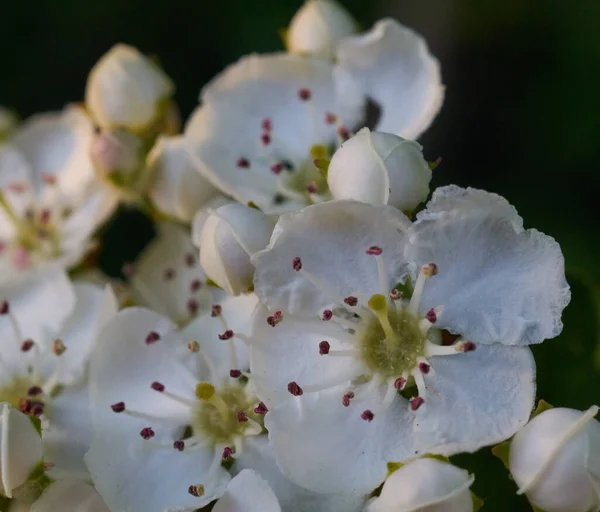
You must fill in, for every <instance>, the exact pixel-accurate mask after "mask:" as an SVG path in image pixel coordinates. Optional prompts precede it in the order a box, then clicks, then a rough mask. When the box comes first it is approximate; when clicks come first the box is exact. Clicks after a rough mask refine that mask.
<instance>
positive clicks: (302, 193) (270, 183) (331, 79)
mask: <svg viewBox="0 0 600 512" xmlns="http://www.w3.org/2000/svg"><path fill="white" fill-rule="evenodd" d="M311 4H312V2H309V4H308V6H309V7H308V8H310V5H311ZM353 55H355V56H356V58H355V59H354V58H353V57H352V56H353ZM337 56H338V59H337V61H329V60H326V59H322V58H320V57H309V56H301V55H293V54H282V53H277V54H267V55H250V56H246V57H244V58H242V59H241V60H240V61H239V62H237V63H236V64H233V65H232V66H230V67H228V68H227V69H225V71H223V72H222V73H221V74H220V75H218V76H217V77H216V78H214V79H213V80H212V82H210V83H209V84H208V85H207V86H206V87H205V88H204V89H203V90H202V92H201V95H200V101H201V105H200V106H199V107H198V109H197V110H196V111H195V112H194V114H192V117H191V119H190V120H189V121H188V123H187V126H186V128H185V138H186V140H187V141H188V143H189V148H190V153H191V155H192V158H193V161H194V165H195V166H196V168H197V170H198V171H199V172H200V173H201V174H202V175H203V176H205V177H206V178H207V179H209V180H210V181H212V182H213V184H214V185H215V186H216V187H218V188H219V189H220V190H221V191H222V192H223V193H225V194H228V195H231V196H232V197H233V198H235V199H236V200H238V201H239V202H241V203H244V204H248V203H250V202H251V203H254V204H255V205H257V206H258V207H260V208H261V209H262V210H263V211H264V212H265V213H279V212H282V211H293V210H297V209H299V208H301V207H302V206H305V205H307V204H312V203H316V202H321V201H323V200H326V199H329V198H330V194H329V190H328V187H327V183H326V179H325V174H326V171H327V164H328V162H329V159H330V158H331V151H332V149H334V148H336V147H338V146H339V145H340V144H341V143H342V142H344V141H345V140H347V139H348V138H349V137H350V136H351V134H352V132H353V131H354V130H355V129H357V128H359V127H361V126H364V125H365V124H366V122H367V120H366V107H367V96H369V97H370V98H372V99H374V100H375V101H376V102H378V103H379V107H380V109H381V112H382V115H381V120H380V122H379V123H378V124H377V129H378V130H382V131H386V132H390V133H397V134H400V135H402V136H403V137H406V138H410V139H412V138H416V137H417V136H418V135H420V134H421V133H422V132H423V131H424V130H425V129H426V128H427V127H428V126H429V124H430V123H431V121H432V120H433V117H434V116H435V114H436V113H437V111H438V110H439V107H440V106H441V101H442V86H441V84H440V74H439V65H438V63H437V61H436V60H435V59H434V58H433V57H432V56H431V55H430V54H429V52H428V50H427V48H426V45H425V43H424V41H423V40H422V38H421V37H420V36H418V35H416V34H415V33H414V32H412V31H411V30H409V29H407V28H405V27H403V26H402V25H400V24H398V23H397V22H395V21H392V20H384V21H381V22H379V23H378V24H377V25H376V26H375V27H374V28H373V30H372V31H371V32H369V33H367V34H365V35H360V36H350V37H348V38H345V39H343V40H341V41H340V42H339V44H338V48H337ZM399 91H401V92H399Z"/></svg>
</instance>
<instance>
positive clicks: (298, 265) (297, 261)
mask: <svg viewBox="0 0 600 512" xmlns="http://www.w3.org/2000/svg"><path fill="white" fill-rule="evenodd" d="M292 268H293V269H294V270H295V271H296V272H300V270H302V259H301V258H300V257H298V256H296V257H295V258H294V259H293V260H292ZM3 304H5V305H6V311H8V302H6V301H4V303H3Z"/></svg>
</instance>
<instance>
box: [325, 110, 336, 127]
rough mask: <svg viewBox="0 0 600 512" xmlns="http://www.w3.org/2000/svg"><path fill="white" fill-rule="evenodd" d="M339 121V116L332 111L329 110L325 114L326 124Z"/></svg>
mask: <svg viewBox="0 0 600 512" xmlns="http://www.w3.org/2000/svg"><path fill="white" fill-rule="evenodd" d="M335 123H337V116H336V115H335V114H332V113H331V112H327V114H325V124H335Z"/></svg>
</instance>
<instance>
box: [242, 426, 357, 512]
mask: <svg viewBox="0 0 600 512" xmlns="http://www.w3.org/2000/svg"><path fill="white" fill-rule="evenodd" d="M246 468H249V469H246ZM252 470H254V471H257V472H258V473H259V474H260V475H261V477H262V478H264V479H265V480H266V481H267V482H268V484H269V485H270V487H271V489H272V490H273V492H274V494H275V496H276V497H277V500H278V502H279V504H280V505H281V507H282V509H283V510H285V511H290V512H358V511H359V510H362V507H363V505H364V501H365V499H364V497H363V496H362V495H359V494H353V493H344V494H331V493H315V492H312V491H308V490H306V489H304V488H302V487H300V486H298V485H296V484H294V483H293V482H291V481H290V480H288V479H287V478H286V477H285V476H284V475H283V473H281V471H280V469H279V468H278V467H277V463H276V462H275V454H274V451H273V446H272V445H271V443H269V441H268V439H267V438H266V436H256V437H253V438H249V439H247V441H246V443H245V446H244V451H243V452H242V454H241V455H239V456H236V460H235V464H234V465H233V468H232V471H234V474H238V477H234V479H233V481H235V480H236V478H239V476H241V475H243V474H244V473H246V472H247V471H252Z"/></svg>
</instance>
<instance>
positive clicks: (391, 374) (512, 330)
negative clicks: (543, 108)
mask: <svg viewBox="0 0 600 512" xmlns="http://www.w3.org/2000/svg"><path fill="white" fill-rule="evenodd" d="M484 198H485V200H484ZM253 261H254V263H255V266H256V276H255V292H256V294H257V295H258V296H259V298H260V299H261V301H262V302H264V303H265V305H266V306H267V307H268V308H269V310H270V311H267V310H266V309H264V308H263V309H262V310H258V311H257V312H256V315H255V317H254V325H253V330H252V365H251V368H252V372H253V373H254V374H255V375H257V379H256V383H257V389H258V392H259V395H260V396H261V398H263V400H264V401H265V403H266V404H267V406H268V407H269V410H270V412H269V414H268V415H267V417H266V420H265V424H266V426H267V428H268V430H269V432H270V436H271V440H272V442H273V444H274V446H275V450H276V453H277V459H278V463H279V465H280V466H281V468H282V470H283V471H284V473H285V474H286V475H287V476H289V477H290V478H291V479H292V480H293V481H295V482H296V483H298V484H300V485H303V486H305V487H307V488H309V489H311V490H314V491H323V490H324V488H325V487H327V488H328V489H329V490H330V491H331V492H341V491H343V490H348V489H354V490H363V491H367V492H368V490H369V489H373V488H374V487H376V486H377V485H378V484H380V483H381V482H382V481H383V479H384V477H385V471H386V466H385V464H386V462H388V461H402V460H406V459H407V458H411V457H414V456H415V455H418V454H423V453H431V452H433V453H438V454H443V455H450V454H453V453H458V452H465V451H466V452H472V451H475V450H477V449H478V448H480V447H481V446H484V445H488V444H493V443H495V442H499V441H501V440H503V439H506V438H508V437H510V436H511V435H513V434H514V433H515V432H516V431H517V430H518V429H519V428H520V427H522V426H523V425H524V424H525V423H526V422H527V419H528V417H529V413H530V410H531V407H532V405H533V399H534V395H535V384H534V376H535V365H534V361H533V358H532V355H531V352H530V350H529V349H528V348H527V347H526V345H528V344H531V343H539V342H541V341H543V340H544V339H545V338H550V337H553V336H556V335H557V334H558V333H559V332H560V330H561V328H562V324H561V321H560V316H561V312H562V309H563V308H564V307H565V306H566V304H567V303H568V301H569V288H568V285H567V283H566V280H565V277H564V262H563V257H562V253H561V251H560V247H559V246H558V244H557V243H556V242H555V241H554V240H553V239H552V238H550V237H548V236H546V235H543V234H542V233H539V232H538V231H536V230H533V229H530V230H524V229H523V227H522V222H521V220H520V218H518V216H517V215H516V212H515V211H514V208H512V207H511V206H510V205H509V204H508V203H507V202H506V200H504V199H503V198H500V197H499V196H495V195H493V194H488V193H486V192H483V191H476V190H471V189H467V190H464V189H460V188H458V187H447V188H442V189H438V190H437V191H436V193H434V195H433V198H432V200H431V201H430V203H429V204H428V206H427V209H426V210H424V211H423V212H421V213H419V215H418V216H417V221H416V222H415V223H414V224H412V225H411V224H410V222H409V221H408V219H407V218H406V217H405V216H404V215H402V214H401V213H400V212H398V211H397V210H395V209H394V208H391V207H388V206H373V205H369V204H364V203H358V202H354V201H331V202H328V203H323V204H319V205H313V206H310V207H307V208H305V209H303V210H301V211H300V212H296V213H292V214H286V215H284V216H282V217H281V218H280V220H279V222H278V224H277V226H276V227H275V230H274V233H273V236H272V238H271V242H270V244H269V246H268V247H267V248H266V249H265V250H263V251H261V252H259V253H257V254H256V255H255V256H254V257H253ZM273 311H278V312H279V314H280V315H281V320H280V321H279V322H278V323H277V324H276V325H275V327H274V328H273V326H272V325H271V323H270V322H269V321H268V318H269V316H272V315H273ZM399 392H400V393H399ZM408 397H410V399H407V398H408ZM300 461H302V463H299V462H300Z"/></svg>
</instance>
